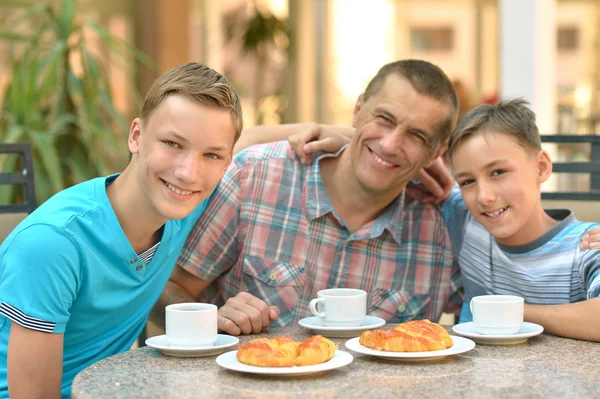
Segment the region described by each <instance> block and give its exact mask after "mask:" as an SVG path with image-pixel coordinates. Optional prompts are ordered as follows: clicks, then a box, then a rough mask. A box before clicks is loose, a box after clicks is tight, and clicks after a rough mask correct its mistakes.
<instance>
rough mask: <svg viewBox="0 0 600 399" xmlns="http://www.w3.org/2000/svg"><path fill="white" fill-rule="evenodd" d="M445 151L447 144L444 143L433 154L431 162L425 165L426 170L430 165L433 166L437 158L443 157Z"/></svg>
mask: <svg viewBox="0 0 600 399" xmlns="http://www.w3.org/2000/svg"><path fill="white" fill-rule="evenodd" d="M447 149H448V142H447V141H446V142H445V143H444V144H442V145H441V146H440V148H438V150H437V151H436V152H435V154H433V157H432V158H431V160H430V161H429V162H428V163H427V165H426V166H425V167H426V168H428V167H430V166H431V165H433V163H434V162H435V160H436V159H438V158H439V157H441V156H442V155H444V153H445V152H446V150H447Z"/></svg>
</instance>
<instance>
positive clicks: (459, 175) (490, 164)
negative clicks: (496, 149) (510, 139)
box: [454, 159, 508, 179]
mask: <svg viewBox="0 0 600 399" xmlns="http://www.w3.org/2000/svg"><path fill="white" fill-rule="evenodd" d="M504 162H508V159H496V160H493V161H492V162H490V163H487V164H485V165H484V166H483V169H491V168H493V167H495V166H497V165H499V164H502V163H504ZM470 175H471V173H469V172H460V173H457V174H456V175H455V176H454V178H455V179H458V178H459V177H464V176H470Z"/></svg>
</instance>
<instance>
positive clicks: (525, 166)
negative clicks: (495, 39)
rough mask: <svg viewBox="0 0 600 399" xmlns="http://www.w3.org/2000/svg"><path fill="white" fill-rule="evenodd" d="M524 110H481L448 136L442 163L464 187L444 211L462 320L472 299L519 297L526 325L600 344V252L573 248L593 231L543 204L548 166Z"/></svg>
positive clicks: (510, 104)
mask: <svg viewBox="0 0 600 399" xmlns="http://www.w3.org/2000/svg"><path fill="white" fill-rule="evenodd" d="M526 104H527V103H526V102H525V101H524V100H520V99H517V100H512V101H506V102H500V103H498V104H496V105H482V106H479V107H477V108H476V109H474V110H472V111H470V112H469V113H467V114H466V116H465V117H464V119H463V120H462V121H461V122H460V123H459V125H458V126H457V127H456V129H455V130H454V132H453V133H452V135H451V136H450V140H449V143H448V150H447V153H446V157H447V160H448V161H449V163H450V165H451V167H452V169H453V170H454V174H455V178H456V180H457V182H458V186H459V187H460V191H458V190H455V191H454V192H453V193H452V194H451V197H450V199H448V201H447V202H446V204H445V209H444V214H445V219H446V221H447V224H448V228H449V230H450V237H451V239H452V242H453V246H454V250H455V251H456V254H457V256H458V259H459V263H460V266H461V271H462V274H463V279H464V289H465V301H464V304H463V308H462V313H461V317H460V321H461V322H467V321H471V319H472V315H471V312H470V309H469V302H470V300H471V298H473V297H474V296H477V295H484V294H509V295H518V296H522V297H523V298H525V303H526V305H525V320H526V321H529V322H533V323H537V324H540V325H542V326H543V327H544V329H545V331H547V332H549V333H552V334H555V335H560V336H564V337H569V338H577V339H584V340H590V341H600V298H598V296H599V295H600V252H598V251H582V250H580V248H579V243H580V240H581V237H582V235H584V234H586V232H588V230H590V229H591V228H593V227H598V226H599V225H598V224H594V223H582V222H579V221H577V220H576V219H575V216H574V215H573V212H572V211H570V210H566V209H552V210H544V209H543V208H542V204H541V195H540V186H541V184H542V183H543V182H545V181H546V180H547V179H548V178H549V177H550V174H551V172H552V162H551V160H550V157H549V156H548V153H547V152H546V151H544V150H542V149H541V140H540V135H539V132H538V129H537V127H536V124H535V114H534V113H533V112H532V111H531V110H530V109H528V108H527V106H526ZM461 194H462V197H461Z"/></svg>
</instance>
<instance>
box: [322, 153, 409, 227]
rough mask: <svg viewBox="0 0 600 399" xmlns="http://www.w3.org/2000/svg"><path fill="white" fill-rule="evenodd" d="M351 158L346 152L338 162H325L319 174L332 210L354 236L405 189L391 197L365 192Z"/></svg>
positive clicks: (337, 159) (333, 160)
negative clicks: (354, 233)
mask: <svg viewBox="0 0 600 399" xmlns="http://www.w3.org/2000/svg"><path fill="white" fill-rule="evenodd" d="M350 155H351V154H350V152H349V151H348V150H346V151H344V152H343V153H342V154H341V155H340V156H339V157H337V158H325V159H323V160H322V161H321V164H320V170H321V178H322V179H323V185H324V187H325V190H326V191H327V194H328V195H329V198H330V200H331V203H332V205H333V207H334V208H335V210H336V212H337V213H338V214H339V215H340V217H341V218H342V219H343V220H344V223H345V224H346V227H347V228H348V230H349V231H350V232H352V233H353V232H355V231H357V230H358V229H360V228H361V227H362V226H364V225H366V224H367V223H369V222H371V221H373V220H375V219H376V218H377V217H378V216H379V215H381V214H382V213H383V212H384V211H385V209H386V208H387V207H388V205H390V204H391V203H392V202H393V201H394V200H395V199H396V197H398V195H399V194H400V193H401V192H402V189H404V186H402V187H400V188H399V189H398V190H394V191H393V192H388V193H374V192H372V191H368V190H366V189H365V187H364V186H363V185H362V184H361V183H360V182H359V181H358V180H357V178H356V175H355V173H354V170H353V167H352V160H351V159H350Z"/></svg>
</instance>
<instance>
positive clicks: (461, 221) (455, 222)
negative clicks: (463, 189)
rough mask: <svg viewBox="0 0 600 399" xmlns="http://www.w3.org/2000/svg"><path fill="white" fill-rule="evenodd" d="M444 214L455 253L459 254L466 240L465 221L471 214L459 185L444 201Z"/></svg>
mask: <svg viewBox="0 0 600 399" xmlns="http://www.w3.org/2000/svg"><path fill="white" fill-rule="evenodd" d="M443 215H444V222H446V226H447V227H448V234H449V235H450V240H451V241H452V247H453V249H454V253H455V254H456V255H457V256H458V253H459V252H460V249H461V247H462V244H463V240H464V228H465V223H466V221H467V217H468V215H469V209H468V208H467V206H466V205H465V202H464V201H463V198H462V194H461V193H460V189H459V188H458V185H455V186H454V188H453V189H452V192H451V193H450V197H449V198H448V199H447V200H446V201H445V202H444V210H443Z"/></svg>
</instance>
